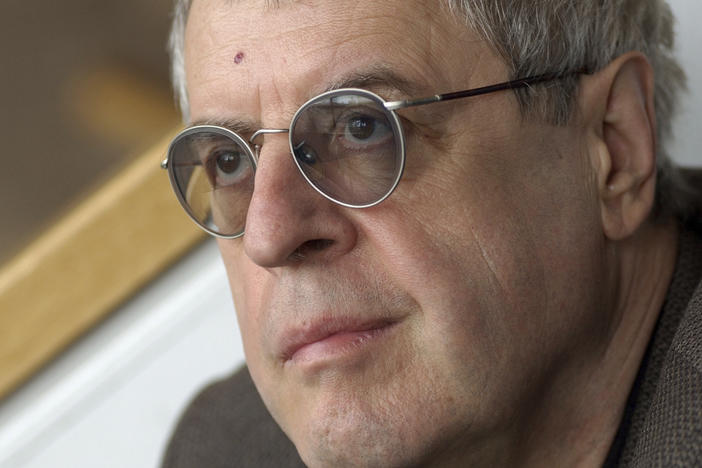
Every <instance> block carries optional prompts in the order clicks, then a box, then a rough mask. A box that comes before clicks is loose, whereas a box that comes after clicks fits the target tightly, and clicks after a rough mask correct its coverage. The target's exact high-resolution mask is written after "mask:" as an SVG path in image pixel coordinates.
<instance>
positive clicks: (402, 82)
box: [318, 65, 421, 98]
mask: <svg viewBox="0 0 702 468" xmlns="http://www.w3.org/2000/svg"><path fill="white" fill-rule="evenodd" d="M342 88H362V89H369V88H371V89H372V88H382V89H385V90H395V91H398V92H400V93H401V94H403V95H404V96H406V97H408V98H409V97H414V96H415V95H416V94H418V93H419V92H420V90H421V87H420V86H418V85H417V84H416V83H414V82H412V81H411V80H409V79H407V78H405V77H404V76H402V75H400V74H399V73H397V72H396V71H395V70H393V69H392V68H390V67H389V66H387V65H374V66H372V67H371V68H369V69H367V70H361V71H353V72H350V73H348V74H346V75H342V76H341V77H340V78H337V79H335V80H334V81H332V82H331V83H330V84H329V85H328V86H327V87H326V88H324V89H323V90H322V91H320V92H319V93H318V94H321V93H323V92H326V91H333V90H335V89H342ZM383 97H385V96H383Z"/></svg>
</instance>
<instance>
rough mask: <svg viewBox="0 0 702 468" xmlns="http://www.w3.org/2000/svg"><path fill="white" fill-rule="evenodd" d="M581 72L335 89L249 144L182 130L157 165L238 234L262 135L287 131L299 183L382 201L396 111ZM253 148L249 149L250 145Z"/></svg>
mask: <svg viewBox="0 0 702 468" xmlns="http://www.w3.org/2000/svg"><path fill="white" fill-rule="evenodd" d="M579 73H582V72H568V73H549V74H543V75H538V76H532V77H528V78H521V79H517V80H513V81H508V82H504V83H499V84H495V85H491V86H484V87H480V88H474V89H469V90H464V91H458V92H454V93H447V94H437V95H434V96H430V97H426V98H421V99H413V100H406V101H392V102H387V101H385V100H384V99H383V98H381V97H380V96H377V95H376V94H374V93H372V92H370V91H366V90H363V89H355V88H348V89H337V90H333V91H329V92H326V93H323V94H320V95H319V96H317V97H314V98H312V99H310V100H309V101H307V102H306V103H305V104H303V105H302V106H301V107H300V108H299V109H298V111H297V112H296V113H295V115H294V116H293V118H292V122H291V123H290V128H288V129H261V130H258V131H257V132H255V133H254V134H253V135H252V136H251V138H250V139H249V140H248V142H247V141H246V140H245V139H244V138H242V137H241V136H240V135H238V134H237V133H235V132H233V131H231V130H229V129H227V128H223V127H219V126H212V125H200V126H196V127H191V128H188V129H185V130H183V131H182V132H181V133H180V134H178V135H177V136H176V137H175V139H174V140H173V142H172V143H171V144H170V146H169V148H168V157H167V159H166V160H165V161H163V163H162V164H161V167H163V168H164V169H167V170H168V174H169V178H170V181H171V185H172V186H173V190H174V191H175V193H176V196H177V197H178V200H179V201H180V203H181V205H182V206H183V208H185V211H186V212H187V213H188V215H189V216H190V217H191V218H192V219H193V220H194V221H195V222H196V223H197V224H198V226H200V227H201V228H202V229H204V230H205V231H207V232H208V233H210V234H212V235H214V236H217V237H223V238H236V237H239V236H242V235H243V234H244V227H245V224H246V216H247V213H248V208H249V203H250V202H251V197H252V196H253V192H254V179H255V173H256V165H257V162H258V158H259V154H260V151H261V145H260V144H257V143H255V141H256V139H257V138H258V137H260V136H262V135H265V134H276V133H287V134H288V137H289V144H290V153H291V155H292V157H293V160H294V161H295V164H296V165H297V168H298V169H299V170H300V174H302V176H303V177H304V178H305V180H306V181H307V182H308V183H309V184H310V185H311V186H312V187H313V188H314V189H315V190H316V191H317V192H319V193H320V194H321V195H322V196H324V197H326V198H327V199H329V200H331V201H332V202H334V203H337V204H339V205H341V206H345V207H349V208H368V207H371V206H375V205H377V204H378V203H381V202H382V201H383V200H385V199H386V198H387V197H389V196H390V194H391V193H392V192H393V190H395V188H396V187H397V184H398V183H399V182H400V178H401V177H402V172H403V170H404V167H405V137H404V133H403V130H402V124H401V122H400V118H399V117H398V115H397V113H396V111H398V110H400V109H404V108H408V107H415V106H422V105H426V104H432V103H436V102H441V101H449V100H453V99H460V98H467V97H471V96H478V95H482V94H488V93H494V92H496V91H502V90H508V89H518V88H526V87H529V86H531V85H533V84H536V83H542V82H546V81H552V80H557V79H562V78H565V77H567V76H572V75H575V74H579ZM252 146H253V148H252Z"/></svg>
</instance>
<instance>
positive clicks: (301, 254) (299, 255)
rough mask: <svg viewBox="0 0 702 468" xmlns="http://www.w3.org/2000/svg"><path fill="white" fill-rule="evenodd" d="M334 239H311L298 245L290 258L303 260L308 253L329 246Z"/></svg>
mask: <svg viewBox="0 0 702 468" xmlns="http://www.w3.org/2000/svg"><path fill="white" fill-rule="evenodd" d="M332 244H334V241H333V240H331V239H312V240H308V241H307V242H305V243H303V244H302V245H300V246H299V247H298V248H297V249H295V251H294V252H293V253H292V254H291V255H290V259H291V260H304V259H305V258H306V257H307V256H308V255H310V254H313V253H315V252H320V251H322V250H325V249H327V248H328V247H331V245H332Z"/></svg>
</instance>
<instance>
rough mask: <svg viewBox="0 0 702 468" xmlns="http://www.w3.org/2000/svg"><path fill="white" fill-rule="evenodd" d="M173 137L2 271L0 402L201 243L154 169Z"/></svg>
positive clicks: (165, 178) (164, 176)
mask: <svg viewBox="0 0 702 468" xmlns="http://www.w3.org/2000/svg"><path fill="white" fill-rule="evenodd" d="M172 136H173V135H172V134H170V135H169V136H168V138H166V139H164V141H162V142H160V143H159V144H157V145H156V146H155V147H154V148H153V149H152V150H150V151H148V152H147V153H146V154H144V155H143V156H142V157H140V158H138V159H137V160H136V161H134V162H133V163H132V164H131V165H129V166H128V167H127V168H125V169H124V170H123V171H121V172H120V173H119V174H117V175H116V176H115V177H113V178H112V179H111V180H110V181H109V182H108V183H107V184H105V185H104V186H103V187H101V188H100V189H99V190H97V191H96V192H95V193H94V194H92V195H91V196H89V197H88V198H87V199H85V200H84V201H83V202H82V203H81V204H80V205H79V206H77V207H76V208H75V209H74V210H72V211H71V212H70V213H69V214H68V215H67V216H65V217H64V218H63V219H61V220H60V221H59V222H58V223H56V224H55V225H54V226H53V227H51V228H50V229H48V230H47V231H46V232H45V233H44V234H43V235H42V236H41V237H40V238H39V239H37V240H36V241H35V242H34V243H32V244H31V245H30V246H29V247H28V248H26V249H25V250H24V251H23V252H21V253H20V254H19V255H18V256H17V257H15V258H14V259H13V260H11V261H10V262H8V263H7V264H5V265H4V266H2V268H1V269H0V330H2V340H0V398H1V397H4V396H7V395H8V394H9V393H10V392H12V391H13V390H14V389H16V388H17V387H18V386H19V385H20V384H21V383H23V382H24V381H26V380H27V379H28V378H29V377H31V376H32V375H33V374H34V373H35V372H36V371H37V370H38V369H40V368H41V366H43V365H44V364H46V363H47V362H48V361H49V360H50V359H51V358H53V357H54V356H56V355H57V354H58V353H59V352H60V351H61V350H63V349H65V348H66V347H67V346H68V345H69V344H70V343H71V342H73V341H74V340H75V339H76V338H78V337H80V336H81V335H82V334H83V333H85V332H86V331H87V330H89V329H90V328H91V327H93V326H94V325H95V324H97V323H98V322H99V321H100V320H102V319H103V318H105V317H106V316H107V315H108V314H109V312H110V311H112V310H114V309H115V307H117V306H118V305H120V304H121V303H123V302H124V301H125V300H127V299H128V298H129V297H131V296H132V295H133V294H134V293H135V292H136V291H137V290H138V289H139V288H141V287H143V286H144V285H146V284H147V283H148V282H149V281H151V280H152V279H153V278H154V277H155V276H157V275H158V274H159V273H160V272H161V271H163V270H164V269H165V268H167V267H168V266H169V265H171V264H172V263H173V262H174V261H175V260H177V259H178V258H179V257H180V256H182V255H183V254H184V253H185V252H187V251H188V250H189V249H191V248H192V247H193V246H194V245H195V244H196V243H198V241H200V240H202V239H203V238H204V234H203V233H202V232H201V231H200V230H199V229H197V227H195V225H194V223H192V222H191V221H190V220H189V219H188V217H187V216H186V215H185V213H184V212H183V209H182V208H181V207H180V205H179V204H178V202H177V200H176V198H175V195H174V194H173V192H172V190H171V188H170V185H169V182H168V176H167V174H166V173H165V171H163V170H161V168H160V166H159V164H160V162H161V160H162V159H163V157H164V156H165V148H166V145H167V142H168V141H170V139H171V138H172Z"/></svg>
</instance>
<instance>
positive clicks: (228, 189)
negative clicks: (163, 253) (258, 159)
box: [169, 126, 256, 237]
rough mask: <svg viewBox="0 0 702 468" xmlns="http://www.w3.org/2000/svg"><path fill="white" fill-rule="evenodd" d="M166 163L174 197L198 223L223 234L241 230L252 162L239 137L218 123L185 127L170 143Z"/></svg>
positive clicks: (250, 186)
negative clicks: (215, 124)
mask: <svg viewBox="0 0 702 468" xmlns="http://www.w3.org/2000/svg"><path fill="white" fill-rule="evenodd" d="M169 168H170V174H171V183H172V185H173V188H174V190H175V192H176V195H177V196H178V199H179V200H180V202H181V203H182V205H183V207H184V208H185V210H186V211H187V212H188V214H189V215H190V217H191V218H193V220H195V222H196V223H197V224H198V225H200V227H202V228H204V229H205V230H206V231H208V232H210V233H212V234H215V235H218V236H222V237H237V236H240V235H242V234H243V232H244V225H245V224H246V214H247V212H248V209H249V203H250V201H251V196H252V195H253V190H254V174H255V168H256V164H255V160H254V157H253V154H252V153H251V150H250V149H249V147H248V146H247V145H246V142H245V141H244V140H243V139H242V138H241V137H239V136H238V135H237V134H235V133H233V132H231V131H229V130H226V129H224V128H220V127H209V126H208V127H194V128H190V129H188V130H185V131H184V132H183V133H181V134H180V135H179V136H177V137H176V139H175V140H174V141H173V143H172V144H171V147H170V149H169Z"/></svg>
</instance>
